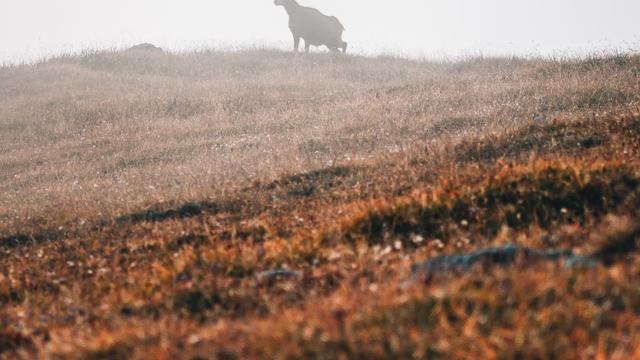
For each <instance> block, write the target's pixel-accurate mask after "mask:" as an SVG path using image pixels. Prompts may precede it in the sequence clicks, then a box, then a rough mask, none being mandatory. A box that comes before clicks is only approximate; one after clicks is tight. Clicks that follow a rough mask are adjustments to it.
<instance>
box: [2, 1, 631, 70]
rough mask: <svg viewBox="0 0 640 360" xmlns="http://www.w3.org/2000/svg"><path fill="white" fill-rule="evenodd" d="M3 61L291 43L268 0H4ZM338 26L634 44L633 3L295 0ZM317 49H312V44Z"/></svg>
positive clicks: (404, 48)
mask: <svg viewBox="0 0 640 360" xmlns="http://www.w3.org/2000/svg"><path fill="white" fill-rule="evenodd" d="M2 2H3V5H4V6H2V11H1V12H0V63H3V62H4V63H16V62H22V61H33V60H37V59H40V58H42V57H45V56H51V55H55V54H61V53H75V52H78V51H81V50H84V49H105V48H123V47H128V46H131V45H134V44H136V43H141V42H151V43H154V44H156V45H158V46H161V47H163V48H166V49H170V50H193V49H203V48H212V47H215V48H223V49H237V48H244V47H252V46H257V47H277V48H282V49H290V48H291V47H292V40H291V35H290V33H289V30H288V28H287V15H286V13H285V12H284V9H282V8H280V7H275V6H274V5H273V1H272V0H230V1H220V0H183V1H168V0H135V1H130V0H126V1H125V0H111V1H99V0H55V1H52V0H2ZM300 2H301V3H302V4H304V5H308V6H312V7H316V8H318V9H320V10H321V11H323V12H324V13H325V14H329V15H335V16H338V17H339V18H340V20H341V21H342V22H343V23H344V25H345V27H346V29H347V31H346V33H345V36H344V38H345V40H346V41H348V42H349V44H350V49H349V50H350V52H351V53H358V54H380V53H393V54H397V55H402V56H411V57H427V58H455V57H460V56H468V55H479V54H484V55H505V54H508V55H524V56H527V55H535V56H548V55H555V56H573V55H581V54H587V53H593V52H602V51H608V52H612V51H629V50H633V51H635V50H638V49H640V25H639V22H638V20H637V17H638V14H640V1H638V0H515V1H514V0H482V1H479V0H393V1H380V0H348V1H346V0H301V1H300ZM316 51H317V50H316Z"/></svg>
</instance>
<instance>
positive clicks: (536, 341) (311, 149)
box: [0, 51, 640, 358]
mask: <svg viewBox="0 0 640 360" xmlns="http://www.w3.org/2000/svg"><path fill="white" fill-rule="evenodd" d="M639 72H640V58H638V57H637V56H619V57H615V58H605V59H589V60H582V61H577V60H576V61H572V60H566V61H550V60H519V59H474V60H469V61H466V62H461V63H450V64H436V63H421V62H412V61H407V60H402V59H390V58H379V59H369V58H358V57H331V56H323V55H313V56H298V57H294V56H292V55H290V54H286V53H279V52H265V51H262V52H244V53H199V54H185V55H158V54H147V55H145V54H132V53H106V54H90V55H86V56H82V57H69V58H61V59H53V60H50V61H47V62H43V63H41V64H37V65H32V66H21V67H15V68H3V69H0V80H1V81H2V83H3V86H2V88H0V95H1V96H0V99H1V100H0V129H1V130H2V131H1V132H0V170H1V171H0V178H1V179H2V182H0V191H1V193H2V197H1V198H0V261H1V262H2V268H0V306H1V307H0V357H1V356H7V357H13V356H21V357H25V358H29V357H32V356H33V355H36V354H37V355H40V356H43V357H49V356H52V357H87V358H114V357H116V358H118V357H121V358H127V357H153V358H156V357H159V358H162V357H167V358H173V357H176V356H177V357H181V358H191V357H193V356H197V355H200V356H204V357H212V356H213V357H219V358H234V357H238V358H246V357H253V358H263V357H267V356H268V357H282V358H291V357H293V358H295V357H317V358H335V357H336V355H337V354H341V356H342V357H345V358H350V357H351V358H363V357H366V358H388V357H397V356H402V357H416V358H423V357H425V356H438V355H441V356H443V357H450V356H454V357H470V356H471V357H480V356H486V355H489V357H519V356H520V357H522V356H524V357H550V356H556V357H595V356H600V355H602V356H605V357H613V358H616V357H617V358H624V357H628V356H633V355H635V356H638V355H640V348H638V347H637V344H638V343H639V342H640V338H639V337H638V334H640V331H639V330H640V321H639V320H638V319H639V317H638V315H639V314H638V311H639V310H638V309H640V293H639V292H638V280H639V279H638V269H640V267H639V266H640V257H638V255H637V252H636V247H635V244H636V243H637V241H638V240H639V233H640V230H639V229H638V224H639V219H638V218H637V215H636V214H637V213H638V209H640V190H639V186H640V166H639V165H640V162H639V161H638V160H637V158H638V155H639V154H638V153H639V151H640V145H639V144H640V114H638V111H639V109H640V84H639ZM534 119H537V120H534ZM511 242H515V243H519V244H523V245H527V246H533V247H538V248H557V247H564V248H573V249H575V250H576V251H579V252H584V253H598V254H600V255H601V257H602V259H603V260H605V261H603V265H601V266H598V267H597V268H594V269H567V268H564V267H562V266H556V265H554V264H547V265H544V264H536V265H532V266H526V265H522V264H520V265H518V266H515V267H513V268H509V269H492V270H491V271H482V270H480V269H478V271H474V272H473V273H471V274H453V275H443V276H441V277H437V278H436V279H431V280H430V281H429V282H426V283H425V282H417V283H414V284H413V285H411V286H408V287H407V286H401V285H402V284H403V282H404V280H405V279H407V277H408V276H409V275H410V274H409V268H410V266H411V264H413V263H416V262H418V261H420V260H424V259H428V258H431V257H433V256H437V255H440V254H451V253H460V252H464V251H470V250H473V249H478V248H484V247H487V246H491V245H496V244H503V243H511ZM605 263H606V264H605ZM279 268H288V269H293V270H296V271H299V275H298V276H295V277H290V278H270V277H265V276H260V274H261V272H263V271H268V270H273V269H279Z"/></svg>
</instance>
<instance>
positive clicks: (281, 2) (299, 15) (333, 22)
mask: <svg viewBox="0 0 640 360" xmlns="http://www.w3.org/2000/svg"><path fill="white" fill-rule="evenodd" d="M274 4H275V5H277V6H283V7H284V8H285V10H287V14H289V29H291V33H292V34H293V50H294V51H298V48H299V46H300V38H302V39H304V42H305V45H304V49H305V51H306V52H309V48H310V47H311V45H313V46H322V45H324V46H326V47H328V48H329V49H330V50H331V51H334V52H337V51H338V49H342V52H343V53H346V52H347V43H346V42H344V41H343V40H342V33H343V32H344V26H342V24H341V23H340V20H338V18H336V17H335V16H327V15H324V14H323V13H321V12H320V11H318V10H316V9H313V8H309V7H305V6H301V5H299V4H298V3H297V2H296V0H275V1H274Z"/></svg>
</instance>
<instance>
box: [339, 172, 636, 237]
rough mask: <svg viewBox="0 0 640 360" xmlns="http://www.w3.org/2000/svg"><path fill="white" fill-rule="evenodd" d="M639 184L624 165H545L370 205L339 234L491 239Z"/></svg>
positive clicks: (577, 218) (621, 196)
mask: <svg viewBox="0 0 640 360" xmlns="http://www.w3.org/2000/svg"><path fill="white" fill-rule="evenodd" d="M639 188H640V177H639V176H638V174H636V173H635V172H633V171H632V170H631V169H629V168H627V167H625V166H608V167H603V168H597V169H586V170H581V171H578V170H575V169H574V168H570V167H567V166H548V167H545V168H543V169H539V170H528V171H525V172H522V173H518V172H516V173H514V174H507V175H505V176H502V177H496V178H494V179H491V180H489V181H488V182H487V183H485V184H483V185H482V186H480V187H478V188H477V189H473V190H469V191H463V192H460V193H458V192H454V191H451V192H448V193H444V194H442V195H440V196H439V197H438V198H432V199H429V200H420V199H416V198H405V199H403V200H401V201H397V202H395V203H391V204H385V205H382V206H377V207H373V208H371V209H369V210H367V211H365V213H364V214H362V215H361V216H358V217H356V218H355V219H352V220H349V221H347V223H346V224H344V225H343V226H342V228H341V233H342V236H343V237H345V238H346V239H348V240H350V241H357V240H360V239H364V240H366V241H367V242H368V243H369V244H381V243H384V242H386V241H387V240H390V239H393V240H396V239H402V240H403V241H404V242H405V244H406V245H411V244H412V242H411V241H410V237H411V236H412V235H416V234H419V235H422V236H424V237H428V238H432V239H435V238H437V239H441V240H444V241H446V240H448V239H449V238H450V237H451V236H452V235H454V234H457V233H460V232H461V231H462V232H467V233H468V235H469V236H472V235H473V236H477V235H481V236H484V237H487V238H491V237H494V236H496V234H497V233H498V231H499V230H500V228H501V227H502V226H504V225H506V226H509V227H510V228H514V229H524V228H527V227H529V226H530V225H532V224H536V225H538V226H540V227H542V228H545V229H549V228H551V227H552V226H553V225H554V224H562V223H581V222H584V221H585V220H586V219H587V218H588V217H599V216H601V215H603V214H604V213H605V212H607V211H611V210H614V209H616V208H618V207H620V206H621V205H622V204H623V203H625V201H626V200H627V199H628V198H629V197H630V196H635V197H638V195H639ZM460 224H464V226H462V225H460Z"/></svg>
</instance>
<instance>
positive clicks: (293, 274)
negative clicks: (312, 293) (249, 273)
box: [257, 269, 302, 280]
mask: <svg viewBox="0 0 640 360" xmlns="http://www.w3.org/2000/svg"><path fill="white" fill-rule="evenodd" d="M301 276H302V273H301V272H300V271H293V270H287V269H275V270H268V271H263V272H261V273H259V274H258V275H257V278H258V279H260V280H273V279H287V278H297V277H301Z"/></svg>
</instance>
